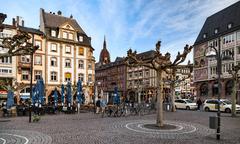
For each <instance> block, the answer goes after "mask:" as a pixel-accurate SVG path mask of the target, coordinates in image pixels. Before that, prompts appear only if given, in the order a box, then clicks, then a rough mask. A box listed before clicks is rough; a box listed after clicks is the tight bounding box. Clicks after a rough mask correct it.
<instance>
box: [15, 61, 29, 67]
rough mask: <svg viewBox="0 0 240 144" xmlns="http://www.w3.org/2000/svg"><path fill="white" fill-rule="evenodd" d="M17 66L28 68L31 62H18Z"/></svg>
mask: <svg viewBox="0 0 240 144" xmlns="http://www.w3.org/2000/svg"><path fill="white" fill-rule="evenodd" d="M18 67H21V68H30V67H31V63H21V62H20V63H18Z"/></svg>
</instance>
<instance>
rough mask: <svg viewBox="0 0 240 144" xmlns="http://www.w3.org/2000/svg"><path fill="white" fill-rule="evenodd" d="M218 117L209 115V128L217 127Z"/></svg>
mask: <svg viewBox="0 0 240 144" xmlns="http://www.w3.org/2000/svg"><path fill="white" fill-rule="evenodd" d="M217 123H218V119H217V117H216V116H210V117H209V128H210V129H217Z"/></svg>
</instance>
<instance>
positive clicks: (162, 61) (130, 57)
mask: <svg viewBox="0 0 240 144" xmlns="http://www.w3.org/2000/svg"><path fill="white" fill-rule="evenodd" d="M160 47H161V41H158V42H157V43H156V49H155V54H154V56H153V57H152V59H151V60H150V61H144V60H143V59H142V58H141V57H139V56H137V52H136V51H134V52H132V50H131V49H129V50H128V52H127V57H126V58H125V61H126V64H127V65H128V66H130V67H137V66H145V67H148V68H150V69H154V70H155V71H156V73H157V120H156V124H157V126H159V127H163V125H164V123H163V79H162V78H163V76H162V74H163V72H164V71H165V72H167V73H169V72H170V71H169V69H171V68H173V67H175V66H176V65H179V64H181V63H182V62H184V61H185V59H186V57H187V55H188V54H189V53H190V52H191V50H192V48H193V47H192V46H190V47H189V46H188V45H186V46H185V47H184V51H183V53H182V54H181V53H180V52H178V55H177V57H176V59H175V60H174V62H171V60H170V57H171V55H170V53H168V52H167V53H166V54H165V55H163V54H162V53H161V52H160Z"/></svg>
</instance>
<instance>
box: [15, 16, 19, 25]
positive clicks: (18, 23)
mask: <svg viewBox="0 0 240 144" xmlns="http://www.w3.org/2000/svg"><path fill="white" fill-rule="evenodd" d="M16 26H19V16H17V23H16Z"/></svg>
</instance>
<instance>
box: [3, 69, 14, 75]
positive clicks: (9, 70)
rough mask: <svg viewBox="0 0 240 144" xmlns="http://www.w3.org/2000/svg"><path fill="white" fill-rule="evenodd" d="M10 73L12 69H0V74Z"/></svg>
mask: <svg viewBox="0 0 240 144" xmlns="http://www.w3.org/2000/svg"><path fill="white" fill-rule="evenodd" d="M11 73H12V70H11V69H5V68H4V69H0V74H1V75H8V74H11Z"/></svg>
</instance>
